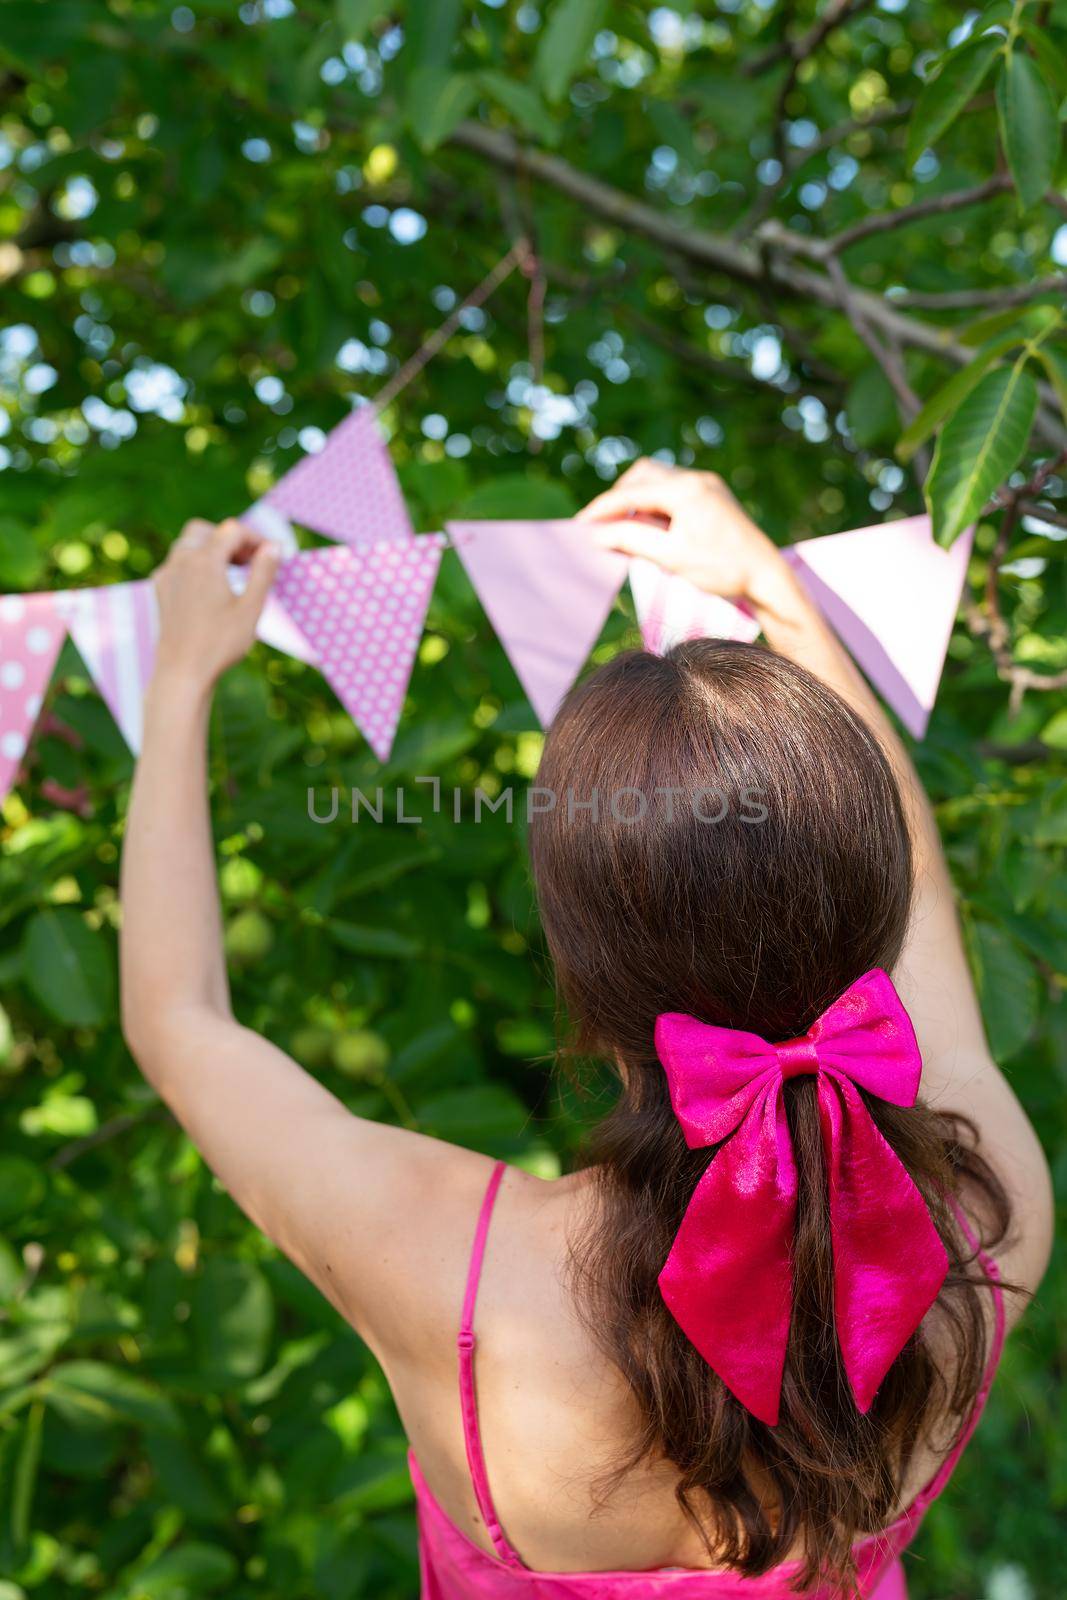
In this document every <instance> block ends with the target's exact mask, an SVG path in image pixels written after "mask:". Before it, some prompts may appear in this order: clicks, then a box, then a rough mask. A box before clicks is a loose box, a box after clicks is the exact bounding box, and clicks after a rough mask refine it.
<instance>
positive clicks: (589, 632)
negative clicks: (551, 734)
mask: <svg viewBox="0 0 1067 1600" xmlns="http://www.w3.org/2000/svg"><path fill="white" fill-rule="evenodd" d="M448 532H449V534H450V536H451V538H452V542H453V544H454V545H455V547H456V553H457V554H458V556H459V559H460V560H461V561H462V563H463V565H464V566H465V567H466V569H467V574H468V576H469V577H470V580H471V583H472V584H473V585H474V588H475V591H476V593H477V595H478V598H479V600H480V601H481V602H482V605H483V606H484V608H485V612H486V615H487V616H488V618H489V620H490V622H491V623H492V624H493V627H494V628H495V629H496V632H497V635H498V637H499V639H500V642H501V644H502V645H503V646H504V649H505V650H506V651H507V653H508V659H509V660H510V661H511V664H512V666H513V667H514V668H515V675H516V677H517V678H518V680H519V682H520V683H521V684H522V686H523V688H524V689H525V691H526V693H527V695H528V697H529V700H530V704H531V705H532V706H533V708H534V711H535V712H536V713H537V717H538V720H539V721H540V723H541V725H542V727H545V728H547V727H548V725H549V723H550V722H551V721H552V718H553V717H554V716H555V714H556V712H557V711H558V710H559V706H560V702H561V700H562V699H563V697H564V695H565V694H566V693H567V690H568V689H569V688H570V686H571V684H572V683H573V682H574V680H575V678H576V677H577V676H578V674H579V672H580V671H581V669H582V667H583V666H584V665H585V662H586V660H587V658H588V656H589V652H590V651H591V650H592V648H593V646H594V645H595V644H596V641H597V639H598V638H599V636H600V630H601V628H603V626H604V623H605V620H606V619H607V615H608V612H609V611H610V610H611V607H612V604H613V602H614V600H615V596H616V595H617V594H618V592H619V590H620V588H621V587H622V582H623V579H624V578H625V576H626V557H625V556H621V555H617V554H616V553H615V552H614V551H612V550H604V549H603V548H601V546H599V545H597V544H594V542H593V540H592V538H591V537H590V533H589V529H588V527H587V526H586V525H585V524H584V523H581V522H450V523H449V524H448Z"/></svg>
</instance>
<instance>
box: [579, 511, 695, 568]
mask: <svg viewBox="0 0 1067 1600" xmlns="http://www.w3.org/2000/svg"><path fill="white" fill-rule="evenodd" d="M592 537H593V540H594V542H595V543H596V544H598V545H600V546H601V547H602V548H603V549H605V550H618V551H620V552H621V553H622V554H623V555H624V556H641V557H643V558H644V559H645V560H646V561H654V562H655V563H656V565H657V566H658V567H663V569H664V570H665V571H667V572H674V571H675V570H676V568H677V544H676V541H675V540H674V539H672V538H671V535H670V533H669V532H667V531H666V530H665V529H662V528H650V527H649V526H648V524H647V523H644V524H642V523H640V522H634V521H630V522H598V523H597V524H596V526H595V527H594V528H593V529H592Z"/></svg>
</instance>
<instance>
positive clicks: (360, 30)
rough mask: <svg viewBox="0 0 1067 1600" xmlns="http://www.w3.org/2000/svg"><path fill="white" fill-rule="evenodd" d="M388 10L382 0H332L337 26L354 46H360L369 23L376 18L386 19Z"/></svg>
mask: <svg viewBox="0 0 1067 1600" xmlns="http://www.w3.org/2000/svg"><path fill="white" fill-rule="evenodd" d="M389 9H390V8H389V6H387V5H383V4H382V0H334V15H335V16H336V18H337V26H338V27H339V28H340V30H341V32H342V33H343V34H344V36H345V38H346V39H351V40H352V42H353V43H354V44H360V43H361V42H362V40H363V39H364V37H365V35H366V34H367V32H368V30H369V28H370V25H371V23H372V22H374V21H376V20H377V18H378V17H387V16H388V15H389Z"/></svg>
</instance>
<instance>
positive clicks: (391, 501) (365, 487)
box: [265, 406, 414, 546]
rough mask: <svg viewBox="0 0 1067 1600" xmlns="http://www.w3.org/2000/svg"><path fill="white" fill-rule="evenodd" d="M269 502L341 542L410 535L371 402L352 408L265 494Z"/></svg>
mask: <svg viewBox="0 0 1067 1600" xmlns="http://www.w3.org/2000/svg"><path fill="white" fill-rule="evenodd" d="M265 501H266V503H267V505H269V506H271V507H273V508H274V509H275V510H277V511H281V512H284V514H285V515H286V516H288V517H292V519H293V521H294V522H299V523H302V524H303V526H304V527H305V528H314V530H315V532H316V533H321V534H325V536H326V537H327V538H328V539H337V540H339V541H340V542H341V543H342V544H350V545H357V546H359V545H366V544H377V543H380V542H381V541H382V540H385V539H411V538H412V537H413V536H414V530H413V529H412V526H411V519H410V517H409V516H408V510H407V506H406V505H405V504H404V496H403V494H402V493H401V491H400V484H399V482H398V481H397V476H396V472H395V470H394V468H393V463H392V459H391V457H390V455H389V451H388V449H387V448H386V444H385V440H384V439H383V438H382V436H381V433H380V432H379V429H378V424H377V422H376V420H375V417H374V413H373V411H372V410H371V408H370V406H363V407H361V408H360V409H359V410H358V411H353V412H352V414H351V415H350V416H347V417H346V418H345V419H344V421H343V422H340V423H338V425H337V427H336V428H334V429H333V430H332V432H331V433H330V434H328V436H327V439H326V443H325V445H324V446H323V447H322V449H321V450H319V451H317V452H316V453H315V454H314V455H307V456H305V457H304V459H303V460H302V461H298V462H297V464H296V466H295V467H292V468H291V469H290V471H288V472H287V473H286V474H285V477H284V478H281V479H279V481H278V482H277V483H276V484H275V485H274V488H273V489H271V490H270V492H269V493H268V494H267V495H266V496H265Z"/></svg>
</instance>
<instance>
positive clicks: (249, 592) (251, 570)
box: [240, 539, 281, 616]
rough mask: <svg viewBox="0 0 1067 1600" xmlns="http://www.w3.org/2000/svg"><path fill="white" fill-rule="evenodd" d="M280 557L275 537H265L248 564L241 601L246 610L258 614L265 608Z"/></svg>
mask: <svg viewBox="0 0 1067 1600" xmlns="http://www.w3.org/2000/svg"><path fill="white" fill-rule="evenodd" d="M280 557H281V551H280V550H279V549H278V546H277V545H276V544H275V542H274V540H273V539H263V540H262V542H261V543H260V544H259V545H258V546H257V548H256V549H255V551H254V552H253V554H252V559H251V561H250V562H249V564H248V582H247V584H246V585H245V591H244V594H243V595H242V596H241V602H240V603H241V605H242V606H244V607H245V609H246V610H248V611H253V612H254V613H255V614H256V616H258V615H259V613H260V611H261V610H262V609H263V604H264V601H265V600H266V598H267V595H268V594H269V593H270V587H271V584H272V583H273V582H274V577H275V574H276V573H277V571H278V562H279V559H280Z"/></svg>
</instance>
